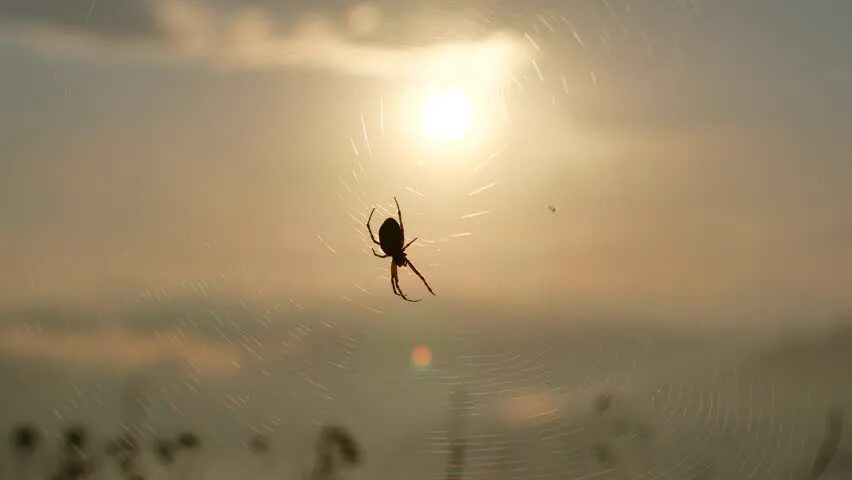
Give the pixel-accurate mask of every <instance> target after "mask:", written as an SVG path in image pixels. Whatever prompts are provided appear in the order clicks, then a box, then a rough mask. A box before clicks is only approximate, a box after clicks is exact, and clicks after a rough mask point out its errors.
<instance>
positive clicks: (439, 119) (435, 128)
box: [420, 90, 473, 141]
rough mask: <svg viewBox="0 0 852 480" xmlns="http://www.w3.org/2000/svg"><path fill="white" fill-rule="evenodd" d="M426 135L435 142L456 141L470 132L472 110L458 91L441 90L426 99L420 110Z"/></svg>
mask: <svg viewBox="0 0 852 480" xmlns="http://www.w3.org/2000/svg"><path fill="white" fill-rule="evenodd" d="M420 119H421V121H422V123H423V130H424V131H425V132H426V134H427V135H428V136H429V137H431V138H433V139H436V140H445V141H446V140H457V139H459V138H461V137H463V136H464V135H465V134H466V133H467V132H468V130H470V123H471V120H472V119H473V110H472V108H471V104H470V100H468V98H467V96H466V95H465V94H464V93H463V92H461V91H459V90H441V91H438V92H435V93H433V94H431V95H429V96H427V97H426V99H425V100H424V101H423V105H422V107H421V109H420Z"/></svg>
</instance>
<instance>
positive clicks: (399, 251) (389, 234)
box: [367, 197, 435, 302]
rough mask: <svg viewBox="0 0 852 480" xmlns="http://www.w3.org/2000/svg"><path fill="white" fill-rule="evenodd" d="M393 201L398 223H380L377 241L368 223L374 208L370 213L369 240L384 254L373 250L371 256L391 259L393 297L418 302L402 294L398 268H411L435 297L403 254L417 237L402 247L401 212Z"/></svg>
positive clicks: (394, 198)
mask: <svg viewBox="0 0 852 480" xmlns="http://www.w3.org/2000/svg"><path fill="white" fill-rule="evenodd" d="M393 201H394V202H395V203H396V214H397V216H398V217H399V223H397V221H396V220H395V219H394V218H392V217H388V219H387V220H385V221H384V223H382V226H381V227H379V240H376V236H375V235H373V229H372V228H370V221H371V220H372V219H373V214H374V213H376V209H375V208H374V209H373V211H371V212H370V218H368V219H367V231H368V232H370V238H371V239H372V240H373V243H375V244H376V245H378V246H379V247H381V249H382V251H383V252H384V253H385V254H384V255H379V254H378V253H377V252H376V249H375V248H373V249H372V250H373V255H375V256H377V257H379V258H388V257H391V259H392V260H391V287H392V288H393V293H394V295H398V296H400V297H402V299H403V300H405V301H408V302H419V301H420V300H410V299H409V298H408V297H406V296H405V294H404V293H402V288H400V286H399V272H398V269H399V268H402V267H411V270H413V271H414V273H415V274H417V276H418V277H420V280H423V284H424V285H426V288H427V289H428V290H429V293H431V294H432V295H435V292H433V291H432V287H430V286H429V283H428V282H427V281H426V279H425V278H423V275H421V274H420V272H419V271H417V268H416V267H415V266H414V264H413V263H411V261H410V260H409V259H408V257H407V256H406V254H405V250H406V249H407V248H408V247H409V246H410V245H411V244H412V243H414V242H415V241H416V240H417V237H415V238H414V240H412V241H410V242H408V243H406V244H405V245H403V243H405V227H404V226H403V225H402V210H400V208H399V202H398V201H397V200H396V197H393Z"/></svg>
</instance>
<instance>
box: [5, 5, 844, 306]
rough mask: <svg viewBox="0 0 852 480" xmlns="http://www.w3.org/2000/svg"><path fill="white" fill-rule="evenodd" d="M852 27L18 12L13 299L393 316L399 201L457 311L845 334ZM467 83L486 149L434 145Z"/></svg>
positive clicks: (308, 9) (478, 15)
mask: <svg viewBox="0 0 852 480" xmlns="http://www.w3.org/2000/svg"><path fill="white" fill-rule="evenodd" d="M850 14H852V8H850V7H848V6H847V5H846V4H845V3H843V2H837V1H834V2H831V1H820V2H810V3H807V4H803V3H801V2H794V1H782V2H765V1H750V2H739V1H738V2H729V1H724V2H701V1H682V2H675V1H672V2H644V1H633V2H627V1H607V2H592V1H574V2H547V1H535V2H524V4H523V5H519V4H517V2H499V1H498V2H494V1H489V2H484V1H471V2H461V3H459V2H430V3H425V2H347V1H329V2H261V1H253V2H231V1H219V2H195V1H189V0H164V1H153V0H151V1H147V0H145V1H138V2H98V1H95V2H89V1H88V0H86V1H83V0H81V1H71V2H69V1H64V0H63V1H36V2H32V1H11V2H4V3H3V5H2V6H0V37H2V40H0V56H2V61H3V64H4V65H5V66H6V67H5V68H4V75H3V76H4V80H3V83H4V88H3V94H2V96H0V102H2V103H0V104H2V106H3V108H2V111H3V115H2V117H0V122H2V128H0V135H2V141H0V153H2V154H0V158H2V160H0V162H2V170H3V172H4V175H3V176H2V179H1V180H0V182H2V188H0V192H2V193H0V195H2V198H0V200H2V201H0V205H2V206H0V215H2V216H0V218H1V219H2V223H3V225H4V228H3V230H2V234H0V235H2V236H0V241H2V243H0V248H2V251H3V253H4V255H3V256H4V258H5V260H4V264H5V267H4V269H3V270H4V272H3V274H2V276H1V277H0V279H2V280H0V281H2V286H3V288H2V292H3V293H2V297H3V302H4V303H7V304H10V305H23V304H27V303H30V302H48V303H54V302H59V303H63V302H67V303H70V304H75V303H85V304H92V303H103V302H108V303H109V302H123V301H127V300H128V299H132V298H134V297H135V296H138V295H140V294H143V293H144V292H148V291H152V290H158V289H164V290H167V291H168V290H174V289H177V288H180V286H181V285H184V284H185V283H186V282H193V281H201V280H206V281H213V280H215V279H223V278H224V279H227V282H228V284H229V288H230V289H232V292H230V293H231V294H233V295H235V296H239V295H246V294H250V293H252V292H254V293H257V292H265V295H269V296H270V298H273V297H281V298H283V297H286V298H292V299H294V300H295V301H297V302H298V301H299V299H301V300H302V301H304V302H308V303H311V302H314V303H322V302H338V301H340V299H341V298H342V297H343V298H351V299H353V300H356V301H358V302H361V303H364V304H365V305H367V306H368V307H370V308H376V309H379V310H381V309H382V307H383V306H384V305H386V304H387V303H388V302H394V301H395V300H397V299H395V298H390V297H389V296H388V295H387V293H388V292H387V288H386V283H387V281H386V280H385V281H382V279H381V278H379V274H380V273H381V272H380V270H381V269H380V268H379V267H382V268H383V270H384V276H387V275H388V273H387V271H388V270H389V268H388V266H387V265H384V264H382V263H380V262H379V261H378V260H377V259H374V258H372V257H371V256H369V255H365V253H366V252H367V250H366V246H367V243H366V241H365V239H364V236H363V233H364V232H363V230H364V228H363V227H362V224H363V222H364V220H365V219H366V215H367V214H368V213H369V207H370V206H371V205H383V206H384V207H386V208H389V207H391V206H392V201H393V196H394V195H396V196H397V197H398V198H399V200H400V203H401V205H402V207H403V210H404V212H405V213H406V215H407V217H406V218H408V219H410V220H409V222H410V226H409V232H410V233H409V237H412V236H420V237H421V238H423V239H424V240H425V241H424V242H423V243H420V244H418V245H416V247H419V248H415V249H414V250H413V254H412V256H411V258H412V261H417V260H419V265H420V266H422V267H423V268H422V269H421V271H424V273H426V275H427V277H429V278H431V279H432V284H433V285H434V286H435V287H436V291H438V292H440V297H438V298H440V300H437V301H445V302H459V303H464V304H468V303H469V304H477V303H480V304H488V303H492V302H501V301H505V302H510V303H512V304H516V305H521V306H523V308H539V307H543V309H545V310H547V309H551V310H557V311H558V310H570V309H576V311H578V312H600V313H606V314H619V315H641V316H649V317H655V316H661V317H677V316H693V315H700V316H724V317H740V316H743V317H744V316H750V317H765V316H790V317H795V316H801V315H808V316H810V315H813V314H819V315H825V316H832V315H840V314H843V313H845V312H847V311H848V309H849V307H850V304H849V302H850V300H849V298H850V297H849V296H848V294H847V290H848V289H847V287H846V285H849V281H850V273H849V272H850V271H851V270H850V269H849V268H848V267H849V266H850V262H852V250H850V249H852V247H850V245H852V243H850V239H852V223H850V222H852V220H850V218H852V215H850V208H852V201H850V200H852V199H850V195H852V194H850V193H849V191H848V188H844V187H845V186H846V185H847V184H848V180H849V179H850V178H852V170H850V164H849V162H848V152H849V146H850V145H849V136H848V135H847V130H848V129H847V125H849V120H850V115H852V108H850V106H851V105H852V103H850V100H852V94H850V92H849V90H848V88H846V87H845V86H846V85H848V84H849V81H850V74H852V62H850V60H849V59H848V56H847V55H844V45H848V44H849V41H850V36H852V34H850V33H849V32H848V29H846V28H845V27H844V25H846V24H847V20H849V17H850ZM448 86H449V87H452V88H456V87H458V88H462V89H465V91H467V92H469V94H470V96H471V98H474V100H475V102H476V105H474V107H473V110H474V119H473V121H472V125H473V131H474V132H475V134H474V133H471V134H470V135H468V137H470V138H465V139H463V140H462V141H460V142H456V143H450V144H441V142H438V141H434V140H430V139H428V138H426V137H425V136H424V134H423V132H422V131H421V130H422V129H420V127H419V118H418V115H417V110H416V108H415V107H416V102H418V101H419V100H418V98H420V97H418V95H423V94H424V93H423V92H428V91H429V89H436V88H437V89H440V88H446V87H448ZM412 105H414V106H412ZM474 137H475V138H474ZM356 151H357V152H358V153H357V155H356V153H355V152H356ZM492 157H493V158H492ZM489 158H491V160H490V161H488V163H487V164H486V165H485V166H483V167H480V168H479V169H477V167H478V166H480V165H481V164H482V162H483V161H487V160H488V159H489ZM353 171H354V172H355V173H356V175H358V178H357V179H356V178H355V177H354V176H353ZM492 184H493V186H492V187H491V188H487V189H485V190H483V191H480V192H479V193H476V194H474V195H471V193H472V192H475V191H476V190H477V189H479V188H481V187H485V186H489V185H492ZM412 190H413V191H415V192H418V193H413V192H412ZM547 205H554V206H556V207H557V208H558V209H557V212H555V214H551V213H550V212H549V211H548V210H547V208H546V207H547ZM481 212H487V213H485V214H481V215H479V216H475V217H469V218H461V217H464V216H466V215H470V214H476V213H481ZM382 213H384V212H382ZM353 217H354V219H357V220H358V223H355V222H354V220H353ZM356 230H357V231H356ZM453 235H460V236H455V237H454V236H453ZM427 241H433V242H437V243H427ZM326 244H327V245H328V247H330V248H326V247H325V245H326ZM332 250H333V251H334V253H332ZM403 278H404V279H405V281H404V283H405V284H406V286H407V288H408V289H409V290H415V289H419V288H420V287H421V286H420V285H418V284H417V283H415V282H414V280H416V279H415V278H414V277H413V276H409V275H408V273H407V272H406V273H404V274H403ZM361 288H363V289H365V290H368V291H369V292H370V294H365V293H364V292H363V291H362V290H361ZM421 290H422V289H421ZM371 294H372V295H371ZM374 297H375V298H374ZM394 305H395V303H394Z"/></svg>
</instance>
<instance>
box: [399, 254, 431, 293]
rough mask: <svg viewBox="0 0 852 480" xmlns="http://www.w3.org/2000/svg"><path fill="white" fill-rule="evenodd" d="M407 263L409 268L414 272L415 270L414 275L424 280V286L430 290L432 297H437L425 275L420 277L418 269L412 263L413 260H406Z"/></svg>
mask: <svg viewBox="0 0 852 480" xmlns="http://www.w3.org/2000/svg"><path fill="white" fill-rule="evenodd" d="M405 263H406V264H407V265H408V266H409V267H411V269H412V270H414V273H416V274H417V276H418V277H420V280H423V284H424V285H426V288H427V289H429V293H431V294H432V295H435V292H433V291H432V287H430V286H429V282H427V281H426V279H425V278H423V275H420V272H419V271H418V270H417V267H415V266H414V264H413V263H411V260H408V259H406V260H405Z"/></svg>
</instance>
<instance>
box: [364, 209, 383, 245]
mask: <svg viewBox="0 0 852 480" xmlns="http://www.w3.org/2000/svg"><path fill="white" fill-rule="evenodd" d="M374 213H376V209H375V208H373V210H372V211H371V212H370V218H368V219H367V231H368V232H370V238H371V239H372V240H373V243H375V244H376V245H379V246H381V243H379V241H378V240H376V236H375V235H373V229H372V228H370V221H371V220H372V219H373V214H374Z"/></svg>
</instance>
